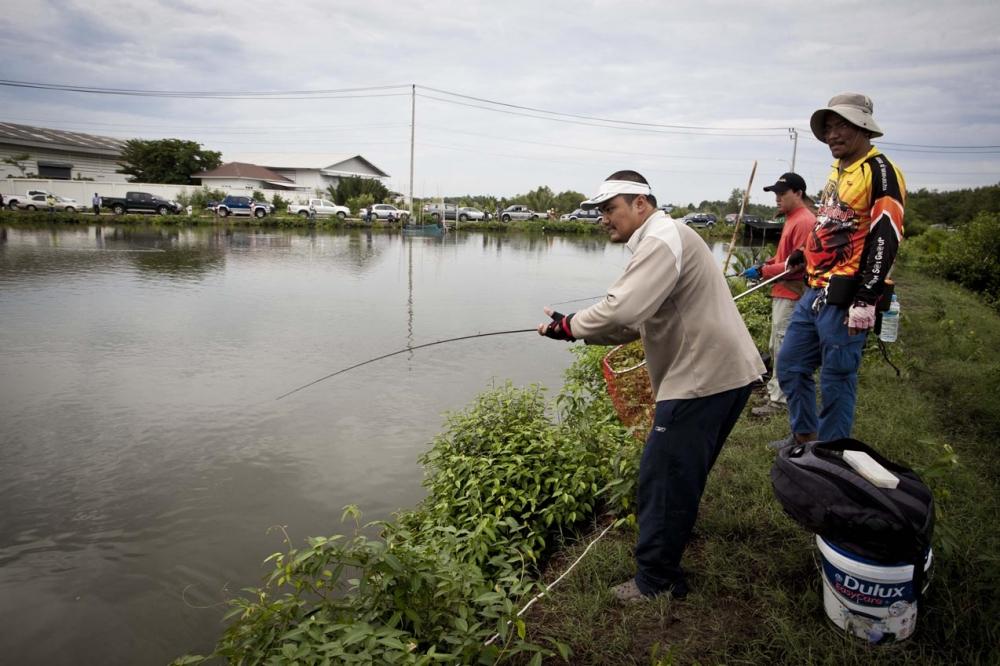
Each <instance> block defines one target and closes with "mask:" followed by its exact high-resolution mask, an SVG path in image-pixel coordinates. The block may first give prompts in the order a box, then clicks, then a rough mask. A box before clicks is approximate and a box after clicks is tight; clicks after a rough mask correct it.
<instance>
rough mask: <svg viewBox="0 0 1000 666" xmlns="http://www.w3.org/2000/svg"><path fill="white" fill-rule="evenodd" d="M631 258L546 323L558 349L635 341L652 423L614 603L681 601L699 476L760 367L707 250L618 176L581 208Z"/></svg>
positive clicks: (631, 175) (637, 184)
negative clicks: (630, 567) (592, 298)
mask: <svg viewBox="0 0 1000 666" xmlns="http://www.w3.org/2000/svg"><path fill="white" fill-rule="evenodd" d="M581 206H583V207H584V208H598V209H599V210H600V211H601V214H602V215H603V219H604V225H605V227H606V228H607V229H608V231H609V233H610V235H611V240H612V242H615V243H627V246H628V248H629V250H630V251H631V252H632V258H631V259H630V260H629V262H628V265H627V266H626V267H625V271H624V272H623V273H622V275H621V277H619V278H618V280H617V281H616V282H615V283H614V284H613V285H611V287H610V288H609V289H608V293H607V295H606V296H605V297H604V298H603V299H602V300H601V301H600V302H599V303H596V304H594V305H592V306H590V307H588V308H586V309H584V310H581V311H579V312H577V313H575V314H570V315H566V316H563V315H561V314H559V313H558V312H554V311H553V310H552V309H551V308H545V313H546V314H547V315H549V316H550V317H551V318H552V321H551V322H546V323H544V324H540V325H539V326H538V332H539V334H541V335H545V336H547V337H550V338H555V339H557V340H576V339H582V340H584V341H585V342H586V343H588V344H622V343H625V342H631V341H633V340H638V339H640V338H641V339H642V344H643V349H644V350H645V354H646V366H647V369H648V370H649V378H650V381H651V383H652V389H653V395H654V396H656V415H655V418H654V422H653V428H652V430H651V431H650V433H649V437H648V438H647V440H646V445H645V448H644V449H643V453H642V460H641V462H640V464H639V484H638V486H639V491H638V516H639V541H638V544H637V545H636V550H635V557H636V564H637V571H636V574H635V577H634V578H632V579H630V580H628V581H626V582H624V583H622V584H620V585H617V586H615V587H614V588H612V592H613V594H614V595H615V597H616V598H617V599H619V600H620V601H623V602H631V601H639V600H642V599H645V598H648V597H653V596H656V595H658V594H663V593H667V592H669V593H671V594H672V595H673V597H674V598H682V597H684V596H685V595H686V594H687V591H688V585H687V581H686V579H685V576H684V572H683V570H682V569H681V555H682V554H683V552H684V548H685V546H686V545H687V541H688V538H689V537H690V535H691V530H692V528H693V527H694V523H695V519H696V518H697V515H698V505H699V504H700V502H701V495H702V492H703V491H704V489H705V481H706V480H707V478H708V473H709V471H711V469H712V466H713V465H714V464H715V461H716V459H717V458H718V456H719V453H720V451H721V450H722V445H723V444H724V443H725V441H726V437H728V436H729V433H730V431H731V430H732V428H733V426H734V425H735V424H736V420H737V418H739V416H740V413H741V412H742V411H743V407H744V406H745V405H746V402H747V399H748V398H749V396H750V385H751V383H753V382H754V381H756V380H758V379H760V376H761V375H762V374H763V373H764V370H765V369H764V364H763V363H762V362H761V360H760V354H759V353H758V352H757V349H756V347H755V346H754V343H753V340H752V339H751V338H750V334H749V333H748V332H747V328H746V326H745V325H744V323H743V319H742V318H741V317H740V313H739V311H738V310H737V309H736V305H735V303H733V299H732V296H731V294H730V292H729V286H728V284H727V283H726V280H725V279H724V278H723V276H722V270H721V268H720V267H719V265H718V262H717V261H716V260H715V258H714V257H713V256H712V253H711V251H710V250H709V248H708V246H707V245H706V244H705V241H703V240H702V239H701V237H700V236H699V235H698V234H697V233H696V232H695V231H693V230H692V229H690V228H688V227H687V225H684V224H681V223H679V222H678V221H676V220H673V219H671V218H670V216H668V215H667V214H666V213H664V212H662V211H659V210H657V208H656V198H655V197H654V196H653V193H652V190H651V189H650V187H649V184H648V182H647V181H646V179H645V178H643V177H642V176H641V175H640V174H638V173H636V172H635V171H618V172H616V173H614V174H612V175H611V176H609V177H608V179H607V180H606V181H604V183H603V184H602V185H601V189H600V191H599V192H598V193H597V194H596V195H594V196H593V197H592V198H590V199H588V200H586V201H584V202H583V203H582V204H581Z"/></svg>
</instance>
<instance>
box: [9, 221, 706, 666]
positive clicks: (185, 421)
mask: <svg viewBox="0 0 1000 666" xmlns="http://www.w3.org/2000/svg"><path fill="white" fill-rule="evenodd" d="M713 251H714V252H715V254H716V256H718V257H719V258H720V260H721V258H722V257H723V256H724V253H725V248H724V246H723V245H722V244H721V243H717V244H716V245H715V246H714V247H713ZM625 261H626V253H625V250H624V248H623V246H621V245H610V244H608V243H607V242H606V241H605V240H604V237H603V236H602V237H599V238H549V237H529V236H523V235H510V236H507V235H484V234H479V233H470V234H450V235H448V236H447V237H445V238H424V237H401V236H400V235H399V234H386V233H381V234H380V233H375V234H366V233H365V232H357V231H345V232H330V233H304V232H292V231H289V232H254V231H246V230H244V231H235V230H234V231H219V230H214V229H212V230H206V229H197V230H182V231H177V230H164V229H157V228H145V229H144V228H122V227H110V226H108V227H97V226H90V227H61V228H58V229H41V230H36V229H32V230H25V229H15V228H6V229H4V228H0V627H2V628H3V629H2V631H0V655H2V657H0V662H3V663H12V664H15V663H17V664H20V663H39V664H42V663H44V664H53V665H59V664H164V663H167V662H169V661H170V660H171V659H173V658H174V657H177V656H179V655H181V654H184V653H186V652H206V651H209V650H210V649H211V648H212V646H213V644H214V641H215V639H216V638H217V637H218V635H219V633H220V631H221V630H222V628H223V624H222V622H221V617H222V615H223V613H224V612H225V610H226V608H225V606H224V605H223V603H222V602H223V601H224V600H225V599H226V598H227V597H228V596H230V595H231V594H232V593H235V592H237V591H238V590H240V589H241V588H243V587H245V586H251V585H257V584H258V583H260V581H261V579H262V576H263V575H264V574H265V573H266V571H267V570H266V569H265V568H264V567H263V566H262V564H261V562H262V560H263V559H264V558H265V557H267V556H268V555H269V554H270V553H272V552H274V551H276V550H280V549H281V548H282V544H281V540H280V536H279V533H278V532H276V531H270V532H269V528H270V527H271V526H275V525H283V526H286V529H287V530H288V532H289V534H290V535H291V536H292V537H293V539H295V540H296V542H297V543H301V540H302V539H303V538H304V537H306V536H309V535H317V534H334V533H337V532H342V531H345V530H346V529H348V528H346V527H342V526H341V524H340V522H339V520H340V515H341V512H342V509H343V507H344V506H345V505H347V504H357V505H358V506H359V507H360V508H361V509H362V511H363V512H364V515H365V518H366V519H372V520H373V519H377V518H384V517H388V516H389V515H390V514H391V512H393V511H395V510H397V509H400V508H409V507H412V506H413V505H414V504H415V503H416V502H418V501H419V500H420V498H421V497H422V496H423V493H422V489H421V487H420V480H421V477H422V471H421V469H420V468H419V466H418V464H417V462H416V459H417V457H418V456H419V455H420V454H421V453H423V452H424V451H425V450H427V448H428V446H429V442H430V441H431V439H432V438H433V437H434V436H435V435H436V434H437V433H439V432H440V431H441V429H442V425H443V414H444V413H445V412H446V411H449V410H459V409H463V408H464V407H466V406H467V405H468V404H469V402H470V400H471V399H472V398H473V397H474V396H475V395H477V394H478V393H480V392H482V391H483V390H485V389H486V388H488V387H489V386H490V385H492V384H494V383H502V382H505V381H507V380H510V381H512V382H514V383H515V384H517V385H524V384H529V383H541V384H543V385H546V386H548V387H550V388H552V389H553V390H554V389H557V388H558V387H559V386H560V385H561V381H562V373H563V371H564V370H565V368H566V367H567V366H568V365H569V364H570V363H571V361H572V355H571V354H570V353H569V352H568V351H566V349H567V346H566V345H564V344H562V343H556V342H553V341H550V340H544V339H541V338H539V337H538V336H537V335H535V334H534V333H527V334H518V335H509V336H497V337H489V338H482V339H478V340H471V341H465V342H458V343H454V344H448V345H440V346H435V347H431V348H429V349H425V350H421V351H417V352H412V353H408V354H401V355H398V356H396V357H393V358H391V359H387V360H385V361H381V362H379V363H375V364H371V365H368V366H365V367H364V368H359V369H358V370H355V371H352V372H350V373H347V374H345V375H342V376H339V377H336V378H333V379H331V380H328V381H325V382H323V383H321V384H318V385H316V386H313V387H311V388H308V389H306V390H304V391H301V392H299V393H296V394H295V395H293V396H290V397H288V398H286V399H284V400H281V401H276V400H275V398H276V397H277V396H279V395H281V394H282V393H285V392H286V391H289V390H291V389H293V388H295V387H297V386H299V385H301V384H304V383H307V382H309V381H312V380H314V379H317V378H319V377H322V376H323V375H326V374H328V373H330V372H333V371H334V370H337V369H339V368H343V367H346V366H349V365H352V364H354V363H357V362H359V361H362V360H365V359H367V358H371V357H374V356H378V355H381V354H384V353H387V352H390V351H394V350H397V349H402V348H405V347H407V346H410V345H418V344H421V343H424V342H432V341H435V340H440V339H444V338H449V337H455V336H461V335H469V334H473V333H479V332H490V331H498V330H508V329H519V328H530V327H533V326H534V325H535V324H536V323H537V322H539V321H540V320H541V319H542V313H541V307H542V306H543V305H545V304H547V303H554V302H558V301H564V300H568V299H579V298H584V297H590V296H595V295H599V294H602V293H603V291H604V289H605V288H606V287H607V285H609V284H610V283H611V281H612V280H613V279H614V278H615V277H616V276H617V275H618V273H619V271H620V269H621V267H622V266H623V265H624V263H625ZM586 304H587V302H581V303H572V304H567V305H565V306H563V307H562V308H561V309H564V310H565V311H572V310H575V309H578V308H579V307H582V306H585V305H586Z"/></svg>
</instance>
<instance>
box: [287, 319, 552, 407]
mask: <svg viewBox="0 0 1000 666" xmlns="http://www.w3.org/2000/svg"><path fill="white" fill-rule="evenodd" d="M512 333H538V329H537V328H519V329H517V330H515V331H493V332H492V333H476V334H474V335H460V336H459V337H457V338H448V339H447V340H437V341H436V342H425V343H424V344H422V345H414V346H412V347H404V348H403V349H399V350H397V351H394V352H389V353H388V354H382V355H381V356H376V357H375V358H370V359H368V360H367V361H362V362H361V363H355V364H354V365H352V366H350V367H347V368H342V369H340V370H337V371H336V372H331V373H330V374H328V375H326V376H325V377H320V378H319V379H317V380H315V381H311V382H309V383H308V384H303V385H302V386H300V387H298V388H297V389H292V390H291V391H289V392H288V393H282V394H281V395H279V396H278V397H277V398H275V400H281V399H282V398H287V397H288V396H290V395H291V394H293V393H298V392H299V391H301V390H302V389H306V388H309V387H310V386H314V385H316V384H319V383H320V382H322V381H326V380H327V379H330V378H331V377H336V376H337V375H342V374H344V373H345V372H347V371H348V370H354V369H355V368H360V367H361V366H363V365H368V364H369V363H374V362H375V361H381V360H382V359H384V358H389V357H390V356H396V355H397V354H403V353H405V352H408V351H414V350H416V349H423V348H424V347H433V346H434V345H443V344H444V343H446V342H458V341H459V340H471V339H472V338H488V337H490V336H491V335H511V334H512Z"/></svg>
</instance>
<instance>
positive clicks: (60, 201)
mask: <svg viewBox="0 0 1000 666" xmlns="http://www.w3.org/2000/svg"><path fill="white" fill-rule="evenodd" d="M53 198H54V199H55V203H54V204H53V205H52V208H53V209H55V210H60V211H63V212H66V213H75V212H76V211H78V210H80V204H78V203H77V202H76V199H70V198H68V197H60V196H55V197H53ZM17 205H18V206H19V207H21V208H23V209H24V210H48V209H49V203H48V201H46V196H45V195H44V194H33V195H32V196H31V198H30V199H25V200H23V201H19V202H18V204H17Z"/></svg>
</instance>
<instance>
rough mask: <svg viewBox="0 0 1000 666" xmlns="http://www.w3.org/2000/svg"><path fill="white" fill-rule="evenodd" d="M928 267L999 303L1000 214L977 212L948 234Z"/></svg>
mask: <svg viewBox="0 0 1000 666" xmlns="http://www.w3.org/2000/svg"><path fill="white" fill-rule="evenodd" d="M931 267H932V270H933V271H934V272H935V273H937V274H938V275H941V276H942V277H944V278H946V279H948V280H953V281H954V282H957V283H958V284H960V285H962V286H963V287H965V288H966V289H970V290H972V291H976V292H979V293H981V294H983V296H985V297H986V299H987V300H988V301H990V302H992V303H994V304H995V305H1000V214H998V213H980V214H979V215H977V216H976V217H975V218H974V219H973V220H972V221H971V222H969V223H968V224H966V225H965V226H963V227H962V228H960V229H959V230H958V231H956V232H954V233H952V234H949V235H948V237H947V238H946V239H944V240H943V241H942V242H941V244H940V247H939V250H938V253H937V255H936V256H935V257H934V258H933V259H932V261H931Z"/></svg>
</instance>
